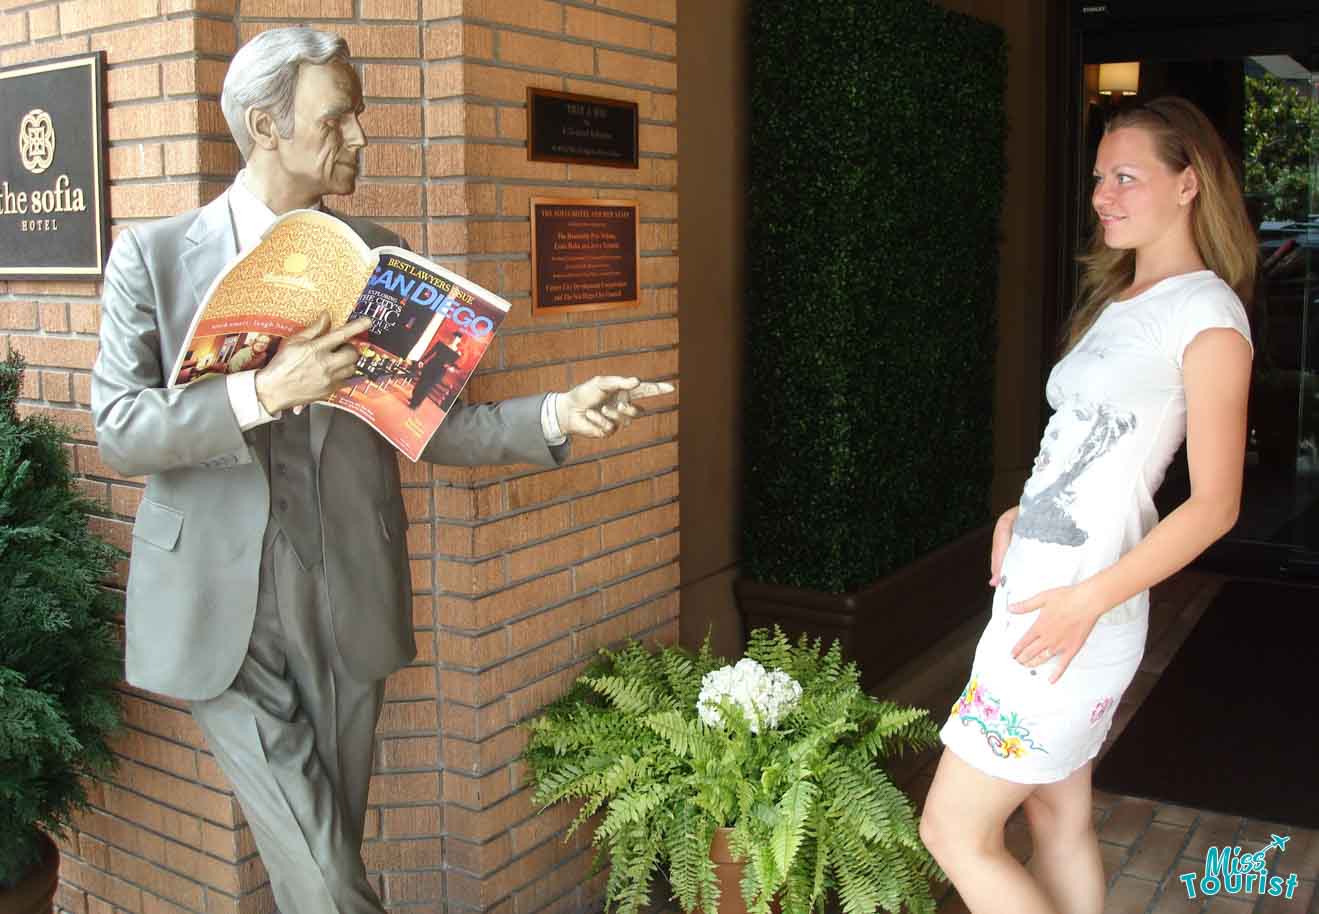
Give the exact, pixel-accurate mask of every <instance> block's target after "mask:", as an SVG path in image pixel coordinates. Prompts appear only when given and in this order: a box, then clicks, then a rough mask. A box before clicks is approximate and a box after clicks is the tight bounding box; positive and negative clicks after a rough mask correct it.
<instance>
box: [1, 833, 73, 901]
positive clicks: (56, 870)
mask: <svg viewBox="0 0 1319 914" xmlns="http://www.w3.org/2000/svg"><path fill="white" fill-rule="evenodd" d="M41 843H42V847H41V862H40V863H39V864H37V868H36V869H34V870H33V871H32V872H31V873H28V875H27V878H26V879H24V880H23V881H22V882H20V883H19V884H18V885H16V886H14V887H13V888H12V889H0V914H50V912H51V909H52V907H53V906H54V903H55V890H56V889H57V888H58V887H59V881H60V850H59V848H58V847H56V846H55V842H54V841H52V840H50V838H48V837H46V836H45V835H44V834H43V835H42V836H41Z"/></svg>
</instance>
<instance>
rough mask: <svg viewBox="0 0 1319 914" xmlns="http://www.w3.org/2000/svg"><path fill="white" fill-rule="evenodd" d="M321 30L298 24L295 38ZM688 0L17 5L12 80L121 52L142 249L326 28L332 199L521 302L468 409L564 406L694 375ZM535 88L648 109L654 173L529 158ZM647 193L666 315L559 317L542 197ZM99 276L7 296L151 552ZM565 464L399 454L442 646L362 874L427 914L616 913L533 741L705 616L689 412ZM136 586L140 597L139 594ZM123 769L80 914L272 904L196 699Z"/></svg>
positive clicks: (164, 707) (77, 844)
mask: <svg viewBox="0 0 1319 914" xmlns="http://www.w3.org/2000/svg"><path fill="white" fill-rule="evenodd" d="M288 17H297V18H288ZM675 19H676V9H675V0H598V2H595V3H587V2H585V0H113V2H104V0H72V2H55V0H39V2H24V0H0V65H7V64H11V63H18V62H24V61H28V60H32V59H36V58H38V57H49V56H56V55H64V54H71V53H76V52H79V51H85V50H89V49H99V48H103V49H105V50H106V52H107V64H108V72H107V81H108V91H107V98H108V101H109V105H110V110H109V114H108V118H107V121H108V136H109V141H110V147H111V148H110V153H109V164H110V167H109V175H110V180H111V193H110V216H111V219H112V221H113V224H114V229H115V230H118V229H120V228H122V227H123V226H126V225H131V224H133V223H134V222H137V221H142V220H147V219H154V218H157V217H161V216H167V215H172V214H174V213H177V212H181V211H183V210H186V209H188V208H190V207H193V206H197V205H200V204H202V203H205V202H207V201H209V200H210V199H212V198H213V197H214V196H215V195H216V194H218V193H219V192H221V191H222V190H223V188H224V187H225V186H226V185H227V184H228V183H229V181H230V180H232V176H233V174H234V173H235V172H236V171H237V169H238V168H239V166H240V162H239V157H238V154H237V151H236V150H235V148H234V147H233V145H232V143H231V142H230V141H229V138H228V132H227V129H226V128H225V125H224V122H223V118H222V116H221V114H220V109H219V103H218V98H219V90H220V85H221V81H222V79H223V75H224V71H225V67H226V66H227V63H228V60H229V58H230V57H231V56H232V54H233V52H234V50H235V48H236V47H237V45H238V44H239V43H240V42H241V41H242V40H245V39H247V38H249V37H251V35H253V34H255V33H256V32H257V31H259V30H261V29H264V28H269V27H272V26H277V25H287V24H291V23H295V22H305V23H308V24H313V25H316V26H319V27H322V28H326V29H329V30H332V31H336V32H338V33H340V34H342V35H344V37H345V38H346V39H347V40H348V42H349V44H350V47H351V49H352V52H353V56H354V59H355V60H356V61H357V62H358V66H359V72H360V73H361V75H362V80H363V85H364V91H365V95H366V100H367V105H368V110H367V114H366V116H365V118H364V121H365V127H366V130H367V133H368V135H369V136H370V138H371V145H370V146H369V147H368V149H367V150H366V153H365V161H364V166H365V167H364V179H363V181H362V182H361V183H360V185H359V188H358V190H357V192H356V194H354V195H353V196H352V197H351V198H349V199H336V200H332V201H330V203H331V205H333V206H335V207H337V208H339V209H342V210H344V211H347V212H349V213H353V214H360V215H363V216H367V217H369V218H372V219H375V220H376V221H378V222H381V223H383V224H385V225H388V226H389V227H391V228H393V229H394V230H396V231H398V232H399V233H400V234H402V235H403V236H404V237H405V238H406V239H407V240H408V242H409V243H410V244H411V245H412V246H413V247H415V248H416V249H418V250H423V251H426V252H428V254H429V255H430V256H432V257H434V258H435V259H437V260H439V261H441V262H442V263H444V264H445V265H446V266H449V267H451V268H453V269H455V270H457V271H459V272H461V273H464V274H466V275H468V276H471V277H472V278H473V279H475V280H476V281H478V282H480V283H482V284H483V285H485V286H487V287H489V288H492V289H495V290H496V291H498V292H499V293H500V294H502V295H503V296H505V297H506V298H508V299H509V300H510V301H511V302H512V303H513V306H514V307H513V311H512V313H511V315H510V317H509V319H508V320H507V322H506V323H505V327H504V329H503V330H502V331H501V333H500V335H499V338H498V340H497V342H496V345H495V348H493V349H492V350H491V351H490V353H489V354H488V355H487V357H486V359H485V361H484V363H483V366H482V370H481V372H480V373H479V374H478V376H477V377H475V378H474V379H473V381H472V384H471V386H470V390H469V392H468V394H467V397H468V399H469V400H474V401H481V400H487V399H498V398H503V397H508V396H515V395H520V394H529V393H535V392H538V391H542V390H549V389H564V388H566V387H568V386H569V385H571V384H574V383H577V382H579V381H581V380H584V379H585V378H587V377H589V376H591V375H592V374H602V373H610V374H638V375H642V376H645V377H652V378H654V377H660V378H669V379H676V376H677V370H678V359H677V355H678V352H677V342H678V338H677V320H676V314H677V304H678V303H677V285H676V284H677V269H678V256H677V247H678V243H677V222H676V219H677V205H678V201H677V160H676V149H677V93H676V72H675V71H676V63H675V59H676V37H675V29H674V26H675ZM527 85H536V86H545V87H549V88H555V89H561V90H565V91H570V92H581V93H585V94H596V95H603V96H608V97H615V98H625V99H631V100H635V101H636V102H637V103H638V105H639V106H640V115H641V167H640V169H638V170H635V171H630V170H620V169H612V168H583V167H578V166H569V165H558V164H541V163H532V162H528V161H527V159H526V148H525V142H526V107H525V89H526V86H527ZM532 194H542V195H546V196H553V195H560V196H573V197H584V196H596V197H605V198H620V197H621V198H625V199H636V200H638V201H639V203H640V212H641V220H642V226H641V229H642V261H641V263H642V269H641V273H642V275H641V284H642V290H641V294H642V302H641V304H640V306H638V307H636V308H631V309H625V310H612V311H601V312H585V313H578V314H574V315H566V316H563V317H559V316H554V317H550V318H533V317H532V316H531V313H530V297H529V293H530V259H529V245H530V233H529V219H528V206H529V204H528V198H529V197H530V196H531V195H532ZM99 293H100V285H99V283H59V282H8V283H3V282H0V335H3V337H4V339H5V344H6V346H12V347H13V348H15V349H18V350H20V351H22V352H23V353H24V354H25V355H26V356H27V357H28V359H29V363H30V364H31V366H32V367H31V370H30V371H29V373H28V376H27V383H26V387H25V389H24V391H23V398H24V403H23V408H24V409H26V410H30V411H40V412H43V413H46V414H49V415H52V416H54V417H55V418H58V419H60V420H61V421H64V422H65V423H66V424H68V425H69V426H70V427H71V428H72V429H73V431H74V434H75V436H76V439H77V443H76V444H75V445H74V447H73V456H74V459H75V466H76V469H77V471H78V473H79V474H80V476H81V479H82V481H81V484H82V486H83V487H84V489H85V491H86V492H87V493H88V494H89V495H91V496H93V497H95V498H96V499H97V500H98V501H99V502H100V504H101V505H102V507H103V512H104V513H103V515H102V516H100V517H97V518H94V519H93V521H92V523H93V525H94V526H95V528H96V529H97V530H98V531H99V532H100V533H102V535H104V536H105V537H106V538H108V539H110V540H112V541H114V542H116V543H117V544H119V545H121V546H123V547H124V548H129V546H130V545H131V538H130V535H129V534H130V530H131V523H132V517H133V514H134V512H135V511H136V508H137V504H138V501H139V500H140V497H141V483H140V480H134V479H123V478H121V477H119V476H118V475H117V474H116V473H115V472H114V471H113V470H111V469H110V468H109V467H107V466H105V465H104V464H103V463H102V462H101V461H100V460H99V458H98V454H97V451H96V448H95V444H94V441H93V437H92V433H91V425H90V419H89V417H88V414H87V407H88V399H89V371H90V367H91V364H92V360H93V358H94V355H95V347H96V329H97V319H98V307H99V306H98V298H99ZM651 410H652V412H651V414H650V415H649V416H647V417H646V418H645V419H643V420H641V421H639V422H635V423H633V424H632V426H631V427H629V428H628V429H626V430H625V431H622V432H620V433H619V434H618V435H616V436H615V437H614V438H612V439H610V440H609V441H607V442H603V443H591V442H586V443H578V444H577V445H576V446H575V447H574V449H573V454H572V459H571V461H570V462H569V463H568V464H567V465H566V466H565V467H562V468H559V469H555V470H542V469H539V468H534V467H528V466H517V467H486V468H480V469H474V470H462V469H453V468H444V467H429V466H426V465H413V464H411V463H410V462H408V461H407V460H405V459H404V460H401V461H400V465H401V467H402V470H403V479H404V486H405V491H404V496H405V500H406V503H407V506H408V510H409V514H410V516H411V520H412V524H411V527H410V530H409V534H408V548H409V551H410V554H411V558H412V569H413V586H414V593H415V613H414V620H415V625H416V630H417V641H418V644H419V649H420V650H419V656H418V658H417V660H416V662H415V663H414V664H413V665H412V666H410V667H409V668H407V669H405V670H402V671H400V672H399V673H397V674H395V675H394V676H392V677H391V678H390V680H389V683H388V688H387V700H386V705H385V708H384V712H383V715H382V719H381V723H380V727H379V731H378V743H377V754H376V758H377V763H376V775H375V779H374V781H373V783H372V789H371V797H370V809H369V811H368V821H367V840H366V844H365V847H364V856H365V858H366V861H367V865H368V868H369V869H370V870H371V872H372V878H373V880H374V882H375V886H376V888H377V890H378V891H380V893H381V895H382V897H383V898H384V899H385V902H386V904H387V905H388V906H389V907H390V908H391V909H396V910H400V911H418V912H422V911H425V912H431V911H453V912H461V911H478V910H479V911H487V910H490V911H500V912H508V914H530V912H535V911H556V912H558V911H578V910H589V909H591V908H592V907H593V906H595V905H596V904H597V902H598V899H599V896H600V894H601V891H602V885H603V883H602V880H601V879H599V878H597V879H596V880H593V881H589V882H588V881H587V880H586V874H587V864H588V858H589V852H588V851H587V850H586V848H585V845H584V843H583V842H582V841H580V840H578V841H575V842H573V843H571V844H564V843H563V842H562V840H561V838H562V830H563V828H564V826H565V825H566V823H567V821H568V819H569V816H568V815H567V814H566V813H564V812H556V813H553V814H547V815H540V816H537V815H535V814H534V813H533V810H532V807H531V805H530V801H529V796H528V791H527V790H526V789H525V788H524V787H523V786H522V781H523V777H524V772H523V770H522V768H521V766H520V765H519V764H518V762H517V756H518V753H519V752H520V751H521V749H522V746H523V745H524V738H523V736H522V733H521V731H520V730H519V729H517V723H518V722H519V721H521V720H523V719H525V718H526V717H527V716H528V715H530V714H532V713H534V712H535V711H536V710H537V709H538V708H540V707H542V706H543V705H544V704H545V703H546V702H548V701H550V700H552V699H553V698H555V697H556V696H558V695H559V694H561V693H562V691H563V690H564V689H565V688H566V687H567V685H568V684H569V683H570V682H571V681H572V679H573V677H574V676H575V675H576V674H577V673H578V672H579V671H580V670H581V669H582V668H583V666H584V665H585V664H586V662H587V661H588V660H589V659H590V657H591V656H592V655H593V654H594V652H595V650H596V649H597V648H599V647H600V646H603V645H606V644H613V643H618V642H619V641H620V640H621V639H623V638H625V637H628V636H637V637H641V638H644V639H646V640H649V641H662V642H671V641H674V640H676V638H677V627H678V626H677V621H678V596H677V590H676V588H677V585H678V564H677V558H678V506H677V497H678V473H677V443H676V437H677V425H678V423H677V418H678V413H677V398H676V396H673V397H667V398H662V399H661V400H659V401H658V402H655V403H653V404H651ZM124 571H125V568H124V567H121V568H120V573H119V580H118V583H119V584H122V581H123V573H124ZM123 703H124V714H125V722H126V727H125V729H124V731H123V732H122V733H121V734H120V735H119V736H118V737H117V739H116V741H115V749H116V753H117V755H118V757H119V771H118V773H117V774H116V775H115V776H114V777H113V778H111V779H109V780H107V781H104V782H97V783H94V784H92V785H91V791H90V793H91V801H92V803H91V806H92V808H91V809H90V810H89V811H88V812H87V813H86V814H84V815H82V816H81V817H80V818H79V819H78V828H77V830H75V831H74V832H73V833H71V834H70V836H69V837H68V838H67V839H66V840H65V841H63V842H62V845H61V846H62V850H63V853H64V860H63V864H62V867H63V868H62V872H61V875H62V880H63V881H62V884H61V889H60V894H59V896H58V899H57V901H58V905H59V907H60V909H61V910H65V911H71V912H76V914H85V912H92V914H100V912H111V911H124V912H134V914H136V912H143V914H156V912H160V914H166V912H203V914H268V912H271V911H273V910H274V903H273V896H272V895H271V893H270V889H269V884H268V880H267V878H266V874H265V871H264V869H263V867H262V865H261V863H260V860H259V858H258V857H257V855H256V850H255V847H254V845H253V842H252V836H251V832H250V830H249V829H248V827H247V826H246V825H245V823H244V822H243V818H242V813H241V810H240V809H239V807H238V804H237V803H236V802H235V801H234V799H233V796H232V794H231V792H230V790H229V787H228V784H227V782H226V781H225V779H224V777H223V775H222V774H221V773H220V772H219V770H218V768H217V767H216V765H215V763H214V760H213V759H212V757H211V756H210V754H209V753H208V752H207V751H206V748H205V743H204V740H203V739H202V738H201V736H200V733H199V732H198V730H197V728H196V727H195V726H194V724H193V723H192V720H191V718H190V716H189V715H188V714H187V709H186V707H185V706H183V705H181V704H179V703H175V702H172V701H169V700H167V699H164V698H162V697H161V696H157V695H152V694H148V693H143V692H138V691H136V690H133V689H130V688H128V687H127V686H125V687H124V688H123Z"/></svg>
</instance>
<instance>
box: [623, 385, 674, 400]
mask: <svg viewBox="0 0 1319 914" xmlns="http://www.w3.org/2000/svg"><path fill="white" fill-rule="evenodd" d="M673 390H674V388H673V385H672V384H670V383H668V382H667V381H644V382H641V383H638V384H637V385H636V388H635V389H633V390H631V391H630V392H629V393H628V396H629V397H630V398H631V399H633V400H639V399H641V398H642V397H658V396H659V395H660V394H671V393H673Z"/></svg>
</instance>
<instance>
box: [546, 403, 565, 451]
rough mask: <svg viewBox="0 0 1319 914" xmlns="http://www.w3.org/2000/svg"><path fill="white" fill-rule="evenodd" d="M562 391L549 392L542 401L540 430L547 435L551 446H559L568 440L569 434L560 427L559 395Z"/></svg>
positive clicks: (547, 441) (547, 440) (547, 442)
mask: <svg viewBox="0 0 1319 914" xmlns="http://www.w3.org/2000/svg"><path fill="white" fill-rule="evenodd" d="M561 396H563V394H560V393H549V394H546V395H545V399H544V400H542V401H540V430H541V432H543V433H544V435H545V443H546V444H548V445H549V446H550V447H558V446H559V445H561V444H563V443H564V442H565V441H567V440H568V436H567V435H565V434H564V433H563V429H561V428H559V397H561Z"/></svg>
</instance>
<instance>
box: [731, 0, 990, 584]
mask: <svg viewBox="0 0 1319 914" xmlns="http://www.w3.org/2000/svg"><path fill="white" fill-rule="evenodd" d="M749 31H750V73H751V76H750V92H751V95H750V105H751V109H750V119H749V122H750V125H751V127H750V129H751V135H750V138H749V156H750V161H749V176H750V187H749V212H748V216H749V226H748V244H749V250H748V257H747V269H748V295H749V300H748V328H747V334H748V343H749V345H748V346H747V377H746V416H745V419H746V421H745V429H746V438H745V442H744V454H745V461H746V466H745V501H744V524H743V531H744V532H743V562H744V572H745V573H746V574H747V575H748V576H749V577H751V578H753V579H755V580H759V581H762V582H766V583H774V584H787V585H794V586H799V587H807V588H812V589H815V590H824V591H830V592H843V591H849V590H856V589H859V588H861V587H864V586H865V585H867V584H869V583H871V582H873V581H874V580H876V579H877V578H879V577H882V576H883V575H885V574H887V573H888V572H890V571H892V570H893V569H895V568H898V567H901V566H902V565H904V564H906V563H907V562H909V561H911V560H912V559H914V558H916V557H918V556H920V555H921V554H923V553H925V552H928V551H929V550H931V549H932V548H935V547H937V546H939V545H942V544H943V543H946V542H948V541H950V540H951V539H953V538H954V537H956V536H957V535H959V534H961V533H963V532H965V531H967V530H969V529H971V528H973V527H974V526H976V525H978V524H980V523H983V522H984V521H986V520H987V513H988V500H989V482H990V474H991V467H992V447H993V438H992V430H991V420H992V415H993V358H994V351H995V346H996V341H995V313H996V307H997V306H996V297H997V295H996V294H997V288H998V242H999V206H1000V203H1001V200H1002V193H1003V179H1004V169H1005V164H1004V154H1003V141H1004V135H1005V132H1006V125H1005V116H1004V111H1003V105H1004V100H1003V94H1004V84H1005V81H1006V74H1007V63H1006V50H1005V43H1004V38H1003V34H1002V31H1001V30H1000V29H999V28H998V27H997V26H993V25H991V24H988V23H985V22H982V21H980V20H976V19H972V18H970V17H967V16H963V15H960V14H956V13H951V12H949V11H946V10H944V9H942V8H941V7H938V6H936V5H934V4H933V3H929V2H926V0H752V3H751V11H750V17H749Z"/></svg>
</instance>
